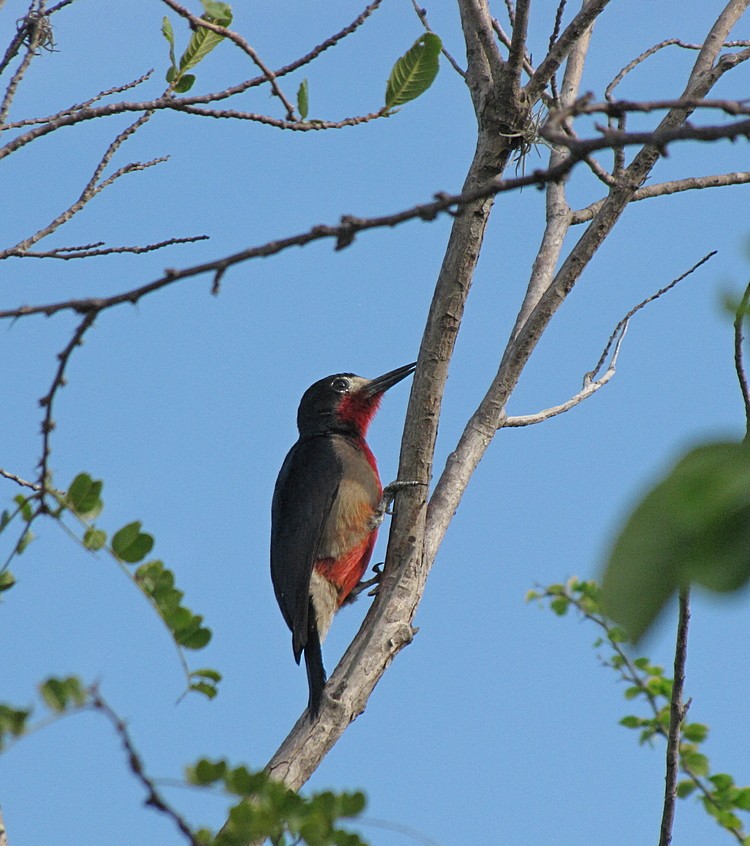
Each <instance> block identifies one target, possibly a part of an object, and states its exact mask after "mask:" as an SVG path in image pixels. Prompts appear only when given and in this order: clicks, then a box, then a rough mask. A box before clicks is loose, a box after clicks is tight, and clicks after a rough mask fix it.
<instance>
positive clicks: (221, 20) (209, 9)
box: [201, 0, 232, 26]
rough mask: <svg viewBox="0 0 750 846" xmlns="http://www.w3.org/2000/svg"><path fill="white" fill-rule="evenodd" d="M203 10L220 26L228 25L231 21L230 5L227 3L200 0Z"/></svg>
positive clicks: (215, 0)
mask: <svg viewBox="0 0 750 846" xmlns="http://www.w3.org/2000/svg"><path fill="white" fill-rule="evenodd" d="M201 4H202V5H203V11H204V12H205V13H206V16H207V17H209V18H211V19H212V20H213V22H214V23H217V24H220V25H221V26H229V24H230V23H232V7H231V6H230V5H229V3H221V2H218V0H201Z"/></svg>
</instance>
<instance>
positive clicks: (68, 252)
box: [0, 235, 209, 261]
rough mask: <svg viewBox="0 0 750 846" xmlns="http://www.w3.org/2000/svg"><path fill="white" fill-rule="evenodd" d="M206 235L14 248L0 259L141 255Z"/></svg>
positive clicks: (0, 253) (203, 238)
mask: <svg viewBox="0 0 750 846" xmlns="http://www.w3.org/2000/svg"><path fill="white" fill-rule="evenodd" d="M208 239H209V236H208V235H191V236H189V237H185V238H167V240H166V241H159V242H157V243H155V244H145V245H135V246H120V247H104V246H103V244H104V242H103V241H100V242H98V243H97V244H87V245H84V246H81V247H56V248H55V249H53V250H47V251H41V250H23V251H18V252H15V250H14V248H11V249H10V250H6V251H4V252H0V259H4V258H9V257H14V258H53V259H62V260H63V261H70V260H71V259H80V258H91V257H93V256H109V255H113V254H115V253H130V254H133V255H141V254H142V253H151V252H153V251H154V250H161V249H163V248H164V247H171V246H174V245H175V244H194V243H195V242H196V241H207V240H208Z"/></svg>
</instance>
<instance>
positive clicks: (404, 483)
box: [370, 479, 426, 531]
mask: <svg viewBox="0 0 750 846" xmlns="http://www.w3.org/2000/svg"><path fill="white" fill-rule="evenodd" d="M416 485H426V483H425V482H414V481H409V480H401V479H396V481H395V482H391V483H390V484H389V485H386V486H385V487H384V488H383V496H382V497H381V500H380V502H379V503H378V507H377V508H376V509H375V513H374V514H373V515H372V519H371V521H370V526H371V531H375V529H377V528H379V527H380V524H381V523H382V522H383V520H384V519H385V515H386V514H389V515H392V514H393V511H391V505H393V500H394V499H395V498H396V494H397V493H398V492H399V491H400V490H403V489H404V488H411V487H415V486H416Z"/></svg>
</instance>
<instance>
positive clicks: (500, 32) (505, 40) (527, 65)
mask: <svg viewBox="0 0 750 846" xmlns="http://www.w3.org/2000/svg"><path fill="white" fill-rule="evenodd" d="M492 29H493V30H494V31H495V35H497V37H498V38H499V39H500V43H501V44H502V45H504V46H505V47H507V48H508V49H509V50H510V43H511V40H510V36H509V35H508V34H507V33H506V32H505V30H504V29H503V28H502V26H500V21H498V20H497V18H492ZM523 69H524V70H525V71H526V73H527V74H528V75H529V76H530V77H531V76H533V75H534V67H533V66H532V64H531V61H530V59H529V54H528V52H526V53H525V55H524V59H523Z"/></svg>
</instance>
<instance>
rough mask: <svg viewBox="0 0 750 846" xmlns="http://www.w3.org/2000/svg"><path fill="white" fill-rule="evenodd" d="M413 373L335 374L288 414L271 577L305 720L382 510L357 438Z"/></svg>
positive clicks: (372, 465) (374, 473)
mask: <svg viewBox="0 0 750 846" xmlns="http://www.w3.org/2000/svg"><path fill="white" fill-rule="evenodd" d="M415 367H416V363H413V364H407V365H405V366H404V367H399V368H397V369H396V370H391V371H390V372H389V373H385V374H384V375H382V376H379V377H378V378H377V379H364V378H362V377H361V376H355V375H354V374H353V373H337V374H335V375H332V376H326V377H325V379H320V380H319V381H318V382H315V383H314V384H313V385H311V386H310V387H309V388H308V389H307V390H306V391H305V393H304V395H303V396H302V400H301V402H300V405H299V410H298V411H297V428H298V429H299V439H298V440H297V442H296V443H295V444H294V446H293V447H292V448H291V450H289V453H288V454H287V456H286V458H285V459H284V463H283V465H282V466H281V470H280V471H279V477H278V479H277V480H276V487H275V489H274V494H273V503H272V506H271V579H272V581H273V587H274V592H275V593H276V600H277V601H278V603H279V607H280V608H281V613H282V614H283V615H284V619H285V620H286V624H287V625H288V626H289V628H290V629H291V632H292V650H293V652H294V659H295V661H296V662H297V663H298V664H299V663H300V658H301V656H302V654H303V653H304V655H305V667H306V669H307V682H308V687H309V691H310V697H309V702H308V710H309V713H310V715H311V716H312V717H314V716H316V715H317V713H318V711H319V709H320V703H321V699H322V695H323V687H324V685H325V682H326V675H325V670H324V668H323V657H322V654H321V649H320V644H321V643H322V642H323V640H324V638H325V636H326V634H327V633H328V629H329V627H330V625H331V621H332V619H333V615H334V614H335V613H336V611H337V610H338V609H339V608H340V607H341V605H342V604H343V603H344V602H345V601H346V599H347V597H350V598H351V595H352V591H353V590H354V588H355V587H356V586H357V585H358V584H359V582H360V580H361V579H362V576H363V575H364V573H365V571H366V570H367V565H368V564H369V562H370V557H371V555H372V550H373V547H374V546H375V539H376V537H377V534H378V526H379V524H380V522H381V521H382V517H383V512H384V506H382V505H381V499H382V497H383V487H382V485H381V482H380V476H379V475H378V467H377V464H376V462H375V456H374V455H373V454H372V452H371V450H370V447H369V446H368V445H367V442H366V441H365V435H366V434H367V429H368V426H369V425H370V422H371V421H372V418H373V417H374V416H375V412H376V411H377V410H378V407H379V405H380V401H381V399H382V397H383V394H384V393H385V392H386V391H387V390H388V389H389V388H391V387H393V385H395V384H397V383H398V382H400V381H401V380H402V379H404V378H406V377H407V376H408V375H409V374H411V373H413V372H414V369H415ZM355 593H356V592H355Z"/></svg>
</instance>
